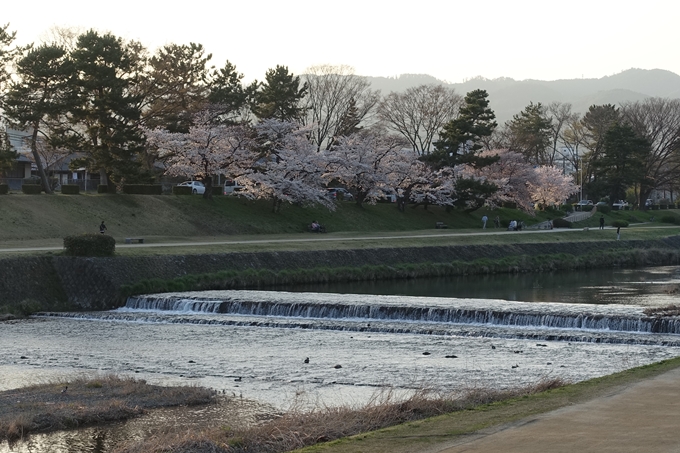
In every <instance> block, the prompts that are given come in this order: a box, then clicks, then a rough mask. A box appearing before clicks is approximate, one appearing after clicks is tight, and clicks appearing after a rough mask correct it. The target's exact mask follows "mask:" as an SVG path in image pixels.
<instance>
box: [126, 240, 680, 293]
mask: <svg viewBox="0 0 680 453" xmlns="http://www.w3.org/2000/svg"><path fill="white" fill-rule="evenodd" d="M678 263H680V250H672V249H665V250H660V249H647V250H642V249H631V250H610V251H597V252H592V253H589V254H586V255H578V256H577V255H571V254H569V253H559V254H546V255H536V256H529V255H518V256H508V257H504V258H500V259H491V258H481V259H478V260H474V261H451V262H448V263H414V264H398V265H392V266H388V265H365V266H360V267H317V268H303V269H284V270H279V271H275V270H271V269H246V270H226V271H220V272H216V273H207V274H190V275H185V276H182V277H178V278H175V279H169V280H163V279H146V280H141V281H139V282H137V283H134V284H131V285H123V286H121V289H120V295H121V297H122V298H123V299H125V298H127V297H130V296H134V295H139V294H151V293H166V292H184V291H207V290H229V289H262V288H272V287H274V288H275V287H278V286H290V285H298V284H309V283H336V282H359V281H378V280H404V279H418V278H435V277H455V276H461V275H484V274H503V273H529V272H552V271H558V270H577V269H595V268H610V267H628V268H630V267H642V266H655V265H657V266H658V265H673V264H678Z"/></svg>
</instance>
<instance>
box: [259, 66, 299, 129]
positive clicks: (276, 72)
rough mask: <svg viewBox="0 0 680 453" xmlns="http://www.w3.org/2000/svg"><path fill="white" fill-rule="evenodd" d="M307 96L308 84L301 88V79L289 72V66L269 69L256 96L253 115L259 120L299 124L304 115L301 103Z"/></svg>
mask: <svg viewBox="0 0 680 453" xmlns="http://www.w3.org/2000/svg"><path fill="white" fill-rule="evenodd" d="M306 94H307V84H306V83H305V84H303V85H302V87H300V77H299V76H297V77H296V76H294V75H293V74H292V73H289V72H288V67H287V66H280V65H277V66H276V68H275V69H269V70H268V71H267V74H266V75H265V82H264V83H263V84H262V87H261V89H260V90H259V91H258V92H257V93H256V94H255V100H254V105H253V107H252V109H253V113H255V115H256V116H257V117H258V118H259V119H267V118H273V119H277V120H279V121H295V122H299V121H300V120H301V119H302V116H303V114H304V108H303V107H301V106H300V101H301V100H302V99H303V98H304V97H305V95H306Z"/></svg>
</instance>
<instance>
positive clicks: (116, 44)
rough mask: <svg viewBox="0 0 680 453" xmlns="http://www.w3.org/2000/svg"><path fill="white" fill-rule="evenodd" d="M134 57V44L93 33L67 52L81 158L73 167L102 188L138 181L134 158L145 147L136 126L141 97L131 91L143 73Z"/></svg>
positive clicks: (138, 119)
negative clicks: (94, 175) (90, 174)
mask: <svg viewBox="0 0 680 453" xmlns="http://www.w3.org/2000/svg"><path fill="white" fill-rule="evenodd" d="M139 57H140V55H139V49H138V48H137V47H136V46H135V45H134V43H131V44H125V43H124V42H123V41H122V40H121V39H120V38H117V37H115V36H113V35H111V34H105V35H100V34H99V33H97V32H96V31H93V30H91V31H88V32H87V33H85V34H83V35H81V36H80V37H79V38H78V42H77V45H76V48H75V50H74V51H73V52H72V58H73V63H74V67H75V71H76V78H75V80H74V81H73V83H72V86H73V89H72V92H71V94H72V96H73V102H74V103H75V106H74V108H73V109H72V121H73V123H74V124H73V126H74V128H75V129H76V130H77V131H78V132H79V135H80V141H79V143H78V145H77V148H76V149H73V151H84V152H85V153H86V157H85V158H84V159H80V160H78V161H74V164H75V165H81V166H82V165H85V166H87V167H89V169H90V171H99V173H100V177H101V181H102V184H104V183H106V184H109V185H114V184H118V183H122V182H123V181H140V180H141V178H142V177H143V175H141V174H140V168H141V166H140V162H139V159H138V153H139V152H140V151H141V150H142V149H143V147H144V137H143V134H142V133H141V130H140V129H139V127H138V123H139V121H140V116H141V112H140V105H141V95H140V94H139V93H136V92H135V88H137V86H136V84H137V83H138V81H139V78H140V72H141V70H142V62H141V61H140V58H139Z"/></svg>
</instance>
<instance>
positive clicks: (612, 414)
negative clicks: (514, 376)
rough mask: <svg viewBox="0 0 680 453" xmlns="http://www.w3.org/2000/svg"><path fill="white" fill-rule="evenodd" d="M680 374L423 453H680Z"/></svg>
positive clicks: (654, 380)
mask: <svg viewBox="0 0 680 453" xmlns="http://www.w3.org/2000/svg"><path fill="white" fill-rule="evenodd" d="M679 426H680V369H675V370H671V371H669V372H666V373H664V374H662V375H660V376H657V377H655V378H652V379H648V380H645V381H642V382H638V383H636V384H633V385H630V386H628V387H625V388H619V389H618V390H617V391H616V392H615V393H612V394H608V395H606V396H601V397H599V398H596V399H594V400H591V401H589V402H586V403H581V404H576V405H573V406H570V407H565V408H562V409H559V410H556V411H553V412H549V413H546V414H542V415H539V416H535V417H528V418H525V419H523V420H521V421H519V422H517V423H514V424H511V425H505V426H499V427H494V428H491V429H487V430H483V431H480V432H478V433H476V434H474V435H470V436H465V437H463V438H460V439H458V440H456V441H454V442H453V443H452V445H449V446H438V447H435V448H433V449H428V450H423V451H422V452H421V453H425V452H427V453H435V452H437V453H462V452H465V453H487V452H499V451H502V452H504V453H513V452H517V453H520V452H521V453H534V452H536V453H539V452H540V453H572V452H579V453H591V452H592V453H607V452H612V453H614V452H616V453H620V452H645V453H655V452H659V453H660V452H678V451H680V432H679V431H678V427H679Z"/></svg>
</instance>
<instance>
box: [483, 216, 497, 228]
mask: <svg viewBox="0 0 680 453" xmlns="http://www.w3.org/2000/svg"><path fill="white" fill-rule="evenodd" d="M488 221H489V218H488V217H487V216H486V215H484V216H483V217H482V229H483V230H486V222H488ZM493 225H494V227H496V228H500V226H501V219H500V217H498V216H496V218H495V219H493Z"/></svg>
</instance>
